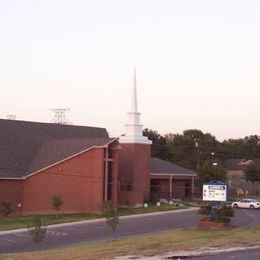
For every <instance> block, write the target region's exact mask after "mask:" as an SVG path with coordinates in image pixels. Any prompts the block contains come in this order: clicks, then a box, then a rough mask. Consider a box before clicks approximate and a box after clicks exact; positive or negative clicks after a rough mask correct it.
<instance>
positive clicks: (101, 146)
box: [0, 138, 118, 180]
mask: <svg viewBox="0 0 260 260" xmlns="http://www.w3.org/2000/svg"><path fill="white" fill-rule="evenodd" d="M116 140H118V138H114V139H112V140H111V141H110V142H108V143H106V144H105V145H100V146H91V147H90V148H88V149H85V150H83V151H81V152H79V153H76V154H73V155H72V156H70V157H67V158H65V159H63V160H61V161H58V162H56V163H53V164H51V165H48V166H47V167H44V168H42V169H40V170H38V171H36V172H33V173H31V174H29V175H27V176H26V177H21V178H20V179H19V178H15V179H17V180H21V179H23V180H25V179H27V178H29V177H31V176H33V175H35V174H37V173H39V172H42V171H45V170H47V169H49V168H51V167H53V166H55V165H58V164H60V163H63V162H65V161H67V160H70V159H71V158H74V157H76V156H78V155H80V154H82V153H85V152H87V151H89V150H91V149H94V148H107V147H108V146H109V145H110V144H111V143H113V142H114V141H116ZM0 179H2V178H0ZM4 179H12V180H13V179H14V178H4Z"/></svg>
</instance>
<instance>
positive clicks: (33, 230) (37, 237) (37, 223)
mask: <svg viewBox="0 0 260 260" xmlns="http://www.w3.org/2000/svg"><path fill="white" fill-rule="evenodd" d="M27 229H28V232H29V234H30V235H31V236H32V241H33V242H35V243H36V244H38V243H40V242H42V241H43V240H44V238H45V234H46V231H47V224H45V223H44V222H43V220H42V218H41V217H40V216H34V218H33V223H32V225H30V226H27Z"/></svg>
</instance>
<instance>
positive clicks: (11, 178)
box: [0, 177, 26, 181]
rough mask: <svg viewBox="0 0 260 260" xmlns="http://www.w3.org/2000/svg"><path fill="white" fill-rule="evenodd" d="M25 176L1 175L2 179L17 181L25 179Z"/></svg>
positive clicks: (0, 178)
mask: <svg viewBox="0 0 260 260" xmlns="http://www.w3.org/2000/svg"><path fill="white" fill-rule="evenodd" d="M25 179H26V178H25V177H20V178H19V177H0V180H17V181H22V180H25Z"/></svg>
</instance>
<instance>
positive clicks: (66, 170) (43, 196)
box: [23, 148, 104, 215]
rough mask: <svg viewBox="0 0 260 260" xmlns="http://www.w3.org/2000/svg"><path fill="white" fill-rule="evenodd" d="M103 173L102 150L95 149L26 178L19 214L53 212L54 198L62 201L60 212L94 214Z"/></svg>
mask: <svg viewBox="0 0 260 260" xmlns="http://www.w3.org/2000/svg"><path fill="white" fill-rule="evenodd" d="M103 172H104V149H102V148H96V149H91V150H90V151H88V152H85V153H83V154H81V155H78V156H76V157H74V158H71V159H69V160H67V161H65V162H63V163H60V164H58V165H56V166H53V167H51V168H49V169H47V170H44V171H42V172H40V173H37V174H35V175H33V176H31V177H29V178H28V179H27V180H26V181H25V183H24V195H23V215H30V214H48V213H54V211H53V210H52V205H51V199H52V197H53V196H54V195H59V196H60V197H61V198H62V199H63V206H62V210H61V212H63V213H73V212H98V211H99V205H100V204H101V203H102V202H103Z"/></svg>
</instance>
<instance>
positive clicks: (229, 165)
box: [224, 159, 244, 170]
mask: <svg viewBox="0 0 260 260" xmlns="http://www.w3.org/2000/svg"><path fill="white" fill-rule="evenodd" d="M243 160H244V159H227V160H226V161H225V162H224V167H225V168H226V169H227V170H243V169H244V166H243V165H241V164H240V163H241V162H242V161H243Z"/></svg>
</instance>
